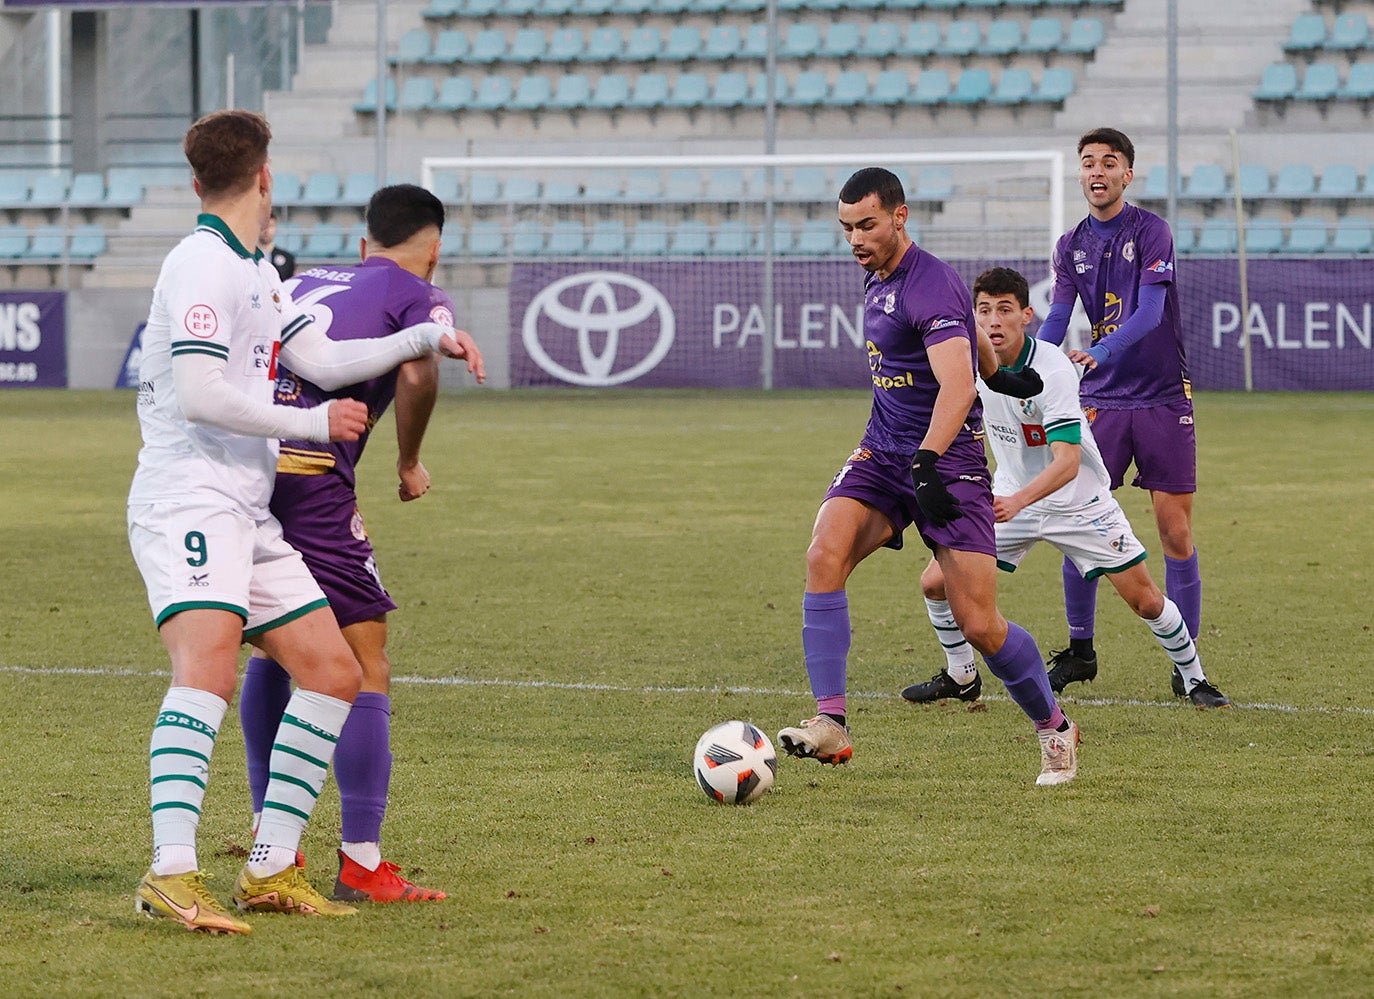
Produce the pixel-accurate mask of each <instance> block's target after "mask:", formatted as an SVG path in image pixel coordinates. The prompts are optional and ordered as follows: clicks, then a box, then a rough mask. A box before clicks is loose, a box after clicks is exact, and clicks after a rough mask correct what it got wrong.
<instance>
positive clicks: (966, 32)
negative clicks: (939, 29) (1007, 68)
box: [935, 21, 983, 56]
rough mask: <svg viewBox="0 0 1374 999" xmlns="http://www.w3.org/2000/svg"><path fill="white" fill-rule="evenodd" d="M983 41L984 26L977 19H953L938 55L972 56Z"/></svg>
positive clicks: (937, 49) (937, 50) (937, 52)
mask: <svg viewBox="0 0 1374 999" xmlns="http://www.w3.org/2000/svg"><path fill="white" fill-rule="evenodd" d="M982 42H983V28H982V25H980V24H979V23H978V22H977V21H951V22H950V24H949V27H948V28H946V29H945V37H944V40H943V41H941V42H940V45H939V47H938V48H936V50H935V54H936V55H943V56H970V55H973V54H974V53H975V52H977V51H978V46H979V45H981V44H982Z"/></svg>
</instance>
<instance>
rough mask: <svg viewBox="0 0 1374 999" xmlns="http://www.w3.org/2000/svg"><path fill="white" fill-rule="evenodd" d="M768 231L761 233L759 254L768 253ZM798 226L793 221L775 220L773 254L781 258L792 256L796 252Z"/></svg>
mask: <svg viewBox="0 0 1374 999" xmlns="http://www.w3.org/2000/svg"><path fill="white" fill-rule="evenodd" d="M767 238H768V230H766V229H765V230H764V231H763V232H761V233H759V252H760V253H766V252H768V246H767V245H766V243H767ZM796 246H797V226H796V223H795V222H793V221H792V220H791V219H774V220H773V253H774V254H775V255H776V256H779V257H786V256H791V255H792V254H793V253H795V252H796Z"/></svg>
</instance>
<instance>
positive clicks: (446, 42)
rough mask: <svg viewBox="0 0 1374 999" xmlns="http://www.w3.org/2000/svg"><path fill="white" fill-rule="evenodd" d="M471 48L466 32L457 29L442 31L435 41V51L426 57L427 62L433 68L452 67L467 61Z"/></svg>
mask: <svg viewBox="0 0 1374 999" xmlns="http://www.w3.org/2000/svg"><path fill="white" fill-rule="evenodd" d="M470 47H471V46H470V45H469V44H468V33H467V32H466V31H459V30H457V29H456V28H451V29H449V30H447V31H441V32H439V37H438V38H436V39H434V49H433V51H431V52H430V53H429V55H427V56H425V62H426V63H428V64H429V65H431V66H451V65H454V64H455V63H460V62H462V61H463V60H464V59H466V58H467V55H468V49H469V48H470Z"/></svg>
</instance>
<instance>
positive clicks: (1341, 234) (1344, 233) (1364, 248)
mask: <svg viewBox="0 0 1374 999" xmlns="http://www.w3.org/2000/svg"><path fill="white" fill-rule="evenodd" d="M1328 250H1329V252H1331V253H1340V254H1346V255H1353V254H1361V253H1369V252H1370V251H1371V250H1374V230H1371V228H1370V225H1369V220H1368V219H1362V218H1354V217H1346V218H1343V219H1337V220H1336V228H1335V231H1334V232H1333V233H1332V234H1331V245H1330V246H1329V247H1328Z"/></svg>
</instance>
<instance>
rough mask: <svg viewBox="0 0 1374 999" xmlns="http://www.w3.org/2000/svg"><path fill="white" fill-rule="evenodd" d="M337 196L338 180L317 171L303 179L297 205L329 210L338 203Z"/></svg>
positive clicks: (326, 173) (338, 191)
mask: <svg viewBox="0 0 1374 999" xmlns="http://www.w3.org/2000/svg"><path fill="white" fill-rule="evenodd" d="M339 194H340V190H339V178H338V177H336V176H335V175H334V174H332V173H330V172H328V171H326V170H318V171H316V172H315V173H312V174H311V175H310V176H308V177H306V178H305V186H304V187H302V188H301V196H300V198H299V200H298V201H297V204H301V205H306V206H309V207H311V208H330V207H333V206H334V205H337V204H338V203H339Z"/></svg>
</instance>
